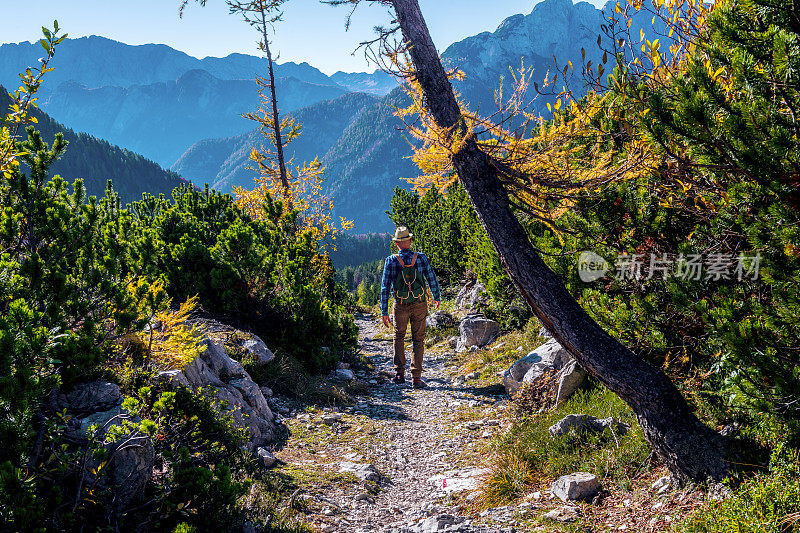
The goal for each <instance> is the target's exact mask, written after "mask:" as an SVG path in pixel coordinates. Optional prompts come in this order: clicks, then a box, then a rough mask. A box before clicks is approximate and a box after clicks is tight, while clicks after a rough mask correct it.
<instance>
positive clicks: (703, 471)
mask: <svg viewBox="0 0 800 533" xmlns="http://www.w3.org/2000/svg"><path fill="white" fill-rule="evenodd" d="M392 4H393V5H394V8H395V12H396V14H397V20H398V22H399V24H400V29H401V30H402V32H403V38H404V39H405V41H406V43H407V44H408V45H409V47H410V49H409V54H410V57H411V61H412V62H413V66H414V73H415V76H416V80H417V81H418V82H419V83H420V85H421V87H422V92H423V96H424V99H425V102H426V105H427V110H428V111H429V112H430V114H431V116H432V118H433V119H434V120H435V122H436V124H437V125H438V126H439V127H441V128H450V129H451V130H452V131H453V132H454V133H458V134H461V135H463V134H465V133H466V124H465V122H464V120H463V119H462V116H461V110H460V108H459V106H458V103H457V102H456V98H455V96H454V94H453V89H452V87H451V85H450V81H449V80H448V78H447V76H446V74H445V71H444V68H443V67H442V64H441V61H440V59H439V54H438V52H437V51H436V47H435V46H434V44H433V41H432V40H431V37H430V33H429V32H428V28H427V25H426V24H425V20H424V19H423V17H422V13H421V11H420V8H419V4H418V2H417V0H392ZM452 163H453V166H454V168H455V169H456V171H457V173H458V176H459V178H460V180H461V182H462V184H463V185H464V188H465V189H466V191H467V193H468V194H469V197H470V200H471V202H472V204H473V205H474V207H475V210H476V212H477V214H478V217H479V218H480V221H481V223H482V224H483V227H484V229H485V230H486V233H487V234H488V236H489V239H490V240H491V242H492V244H493V245H494V247H495V249H496V250H497V253H498V254H499V256H500V259H501V261H502V263H503V266H504V267H505V269H506V271H507V272H508V274H509V276H510V277H511V279H512V280H513V281H514V284H515V285H516V286H517V288H518V289H519V291H520V292H521V293H522V296H523V297H524V298H525V300H526V302H527V303H528V305H530V307H531V309H532V310H533V313H534V314H535V315H536V316H537V317H538V318H539V319H540V320H541V321H542V324H544V326H545V327H546V328H547V329H548V330H549V331H550V332H551V333H552V334H553V337H555V339H556V340H557V341H558V342H560V343H561V344H562V345H563V346H564V347H565V348H566V349H567V350H569V352H570V353H571V354H572V355H573V356H574V357H575V359H576V360H577V361H578V362H579V363H580V364H581V365H582V366H583V367H584V368H585V369H586V370H587V371H588V372H589V373H590V374H592V375H593V376H594V377H595V378H597V379H598V380H599V381H600V382H601V383H603V384H604V385H605V386H606V387H608V388H609V389H610V390H612V391H613V392H615V393H616V394H617V395H619V397H620V398H622V399H623V400H624V401H625V402H626V403H627V404H628V405H629V406H630V407H631V409H633V411H634V412H635V413H636V416H637V418H638V420H639V423H640V424H641V426H642V429H643V430H644V435H645V437H646V438H647V441H648V442H649V443H650V445H651V446H652V447H653V450H654V451H655V452H656V453H657V454H658V456H659V457H660V458H661V459H662V460H663V461H664V462H665V463H666V464H667V466H668V467H669V469H670V471H672V473H673V474H675V475H676V476H677V477H678V478H679V479H682V480H686V479H691V480H695V481H705V480H707V479H708V478H711V479H713V480H715V481H719V480H721V479H722V478H723V477H724V476H725V474H726V473H727V472H728V469H729V465H728V462H727V461H726V459H725V454H724V449H723V446H722V441H721V438H720V437H719V435H717V434H716V433H715V432H714V431H712V430H711V429H710V428H708V427H706V426H704V425H703V424H702V423H701V422H700V421H699V420H698V419H697V417H695V416H694V414H693V412H692V410H691V409H690V407H689V405H688V404H687V403H686V400H685V399H684V398H683V396H682V395H681V393H680V392H679V391H678V389H677V388H676V387H675V385H674V384H673V383H672V382H671V381H670V380H669V378H667V376H666V375H665V374H664V373H663V372H662V371H661V370H660V369H658V368H656V367H654V366H652V365H650V364H648V363H647V362H646V361H644V360H643V359H642V358H641V357H639V356H637V355H636V354H634V353H633V352H631V351H630V350H628V349H627V348H626V347H625V346H623V345H622V344H620V343H619V342H618V341H617V340H616V339H614V338H613V337H611V336H610V335H609V334H608V333H606V332H605V331H604V330H603V329H602V328H601V327H600V326H599V325H598V324H597V323H596V322H595V321H594V320H592V318H591V317H589V315H588V314H587V313H586V311H584V310H583V308H581V306H580V305H579V304H578V302H577V301H576V300H575V299H574V298H573V297H572V295H570V293H569V292H568V291H567V289H566V288H565V287H564V285H563V284H562V283H561V281H560V280H559V279H558V277H557V276H556V275H555V274H554V273H553V271H551V270H550V269H549V268H548V267H547V265H546V264H545V263H544V261H542V259H541V257H539V255H538V254H537V253H536V251H535V250H534V248H533V246H532V245H531V243H530V241H529V239H528V235H527V234H526V232H525V230H524V229H523V227H522V225H521V224H520V222H519V220H517V218H516V216H515V215H514V213H513V211H512V210H511V206H510V204H509V200H508V195H507V193H506V191H505V189H504V187H503V185H502V183H501V181H500V177H499V172H498V169H497V167H496V166H495V165H494V163H493V160H492V159H491V158H490V157H489V156H488V155H487V154H486V153H484V152H483V151H482V150H481V149H480V147H479V146H478V144H477V143H476V142H475V141H474V139H471V140H469V141H468V142H466V143H464V144H463V147H462V148H461V149H460V150H459V151H458V152H456V153H454V154H453V156H452Z"/></svg>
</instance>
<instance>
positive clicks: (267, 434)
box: [159, 339, 277, 451]
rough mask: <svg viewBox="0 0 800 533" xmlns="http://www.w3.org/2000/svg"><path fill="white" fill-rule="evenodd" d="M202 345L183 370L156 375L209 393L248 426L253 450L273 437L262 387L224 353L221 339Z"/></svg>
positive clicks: (272, 420)
mask: <svg viewBox="0 0 800 533" xmlns="http://www.w3.org/2000/svg"><path fill="white" fill-rule="evenodd" d="M248 342H249V341H248ZM258 342H260V339H258ZM204 346H205V349H204V350H203V352H202V354H201V355H200V356H198V357H197V358H195V359H194V360H193V361H192V362H190V363H189V364H188V365H186V366H185V367H184V368H183V370H181V371H175V370H172V371H169V372H162V373H161V374H160V375H159V377H160V378H161V379H164V380H166V381H168V382H169V383H171V384H172V385H173V386H176V387H180V386H183V387H188V388H191V389H193V390H198V389H201V390H203V391H204V392H205V393H206V394H210V395H213V396H214V397H215V398H216V399H217V401H219V403H220V406H221V407H222V408H223V409H225V410H226V411H227V412H229V413H230V414H231V416H232V417H233V420H234V422H235V423H236V425H237V426H239V427H242V428H247V429H248V431H249V433H250V439H249V441H248V443H247V445H246V448H247V449H248V450H250V451H255V450H257V449H258V448H259V447H262V446H263V445H265V444H267V443H270V442H272V441H274V440H275V435H276V431H277V428H276V425H275V416H274V415H273V413H272V410H270V408H269V404H268V403H267V398H266V397H265V396H264V391H263V390H262V389H261V387H259V386H258V384H257V383H256V382H254V381H253V379H252V378H251V377H250V375H249V374H248V373H247V371H246V370H245V369H244V367H243V366H242V365H241V363H239V362H238V361H236V360H234V359H232V358H231V357H230V356H229V355H228V353H227V351H226V350H225V346H224V345H223V344H222V343H219V342H216V341H214V340H211V339H206V340H205V341H204ZM254 349H259V350H260V348H254ZM264 349H266V346H264ZM269 353H272V352H269Z"/></svg>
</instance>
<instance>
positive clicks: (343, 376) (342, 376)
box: [333, 368, 356, 381]
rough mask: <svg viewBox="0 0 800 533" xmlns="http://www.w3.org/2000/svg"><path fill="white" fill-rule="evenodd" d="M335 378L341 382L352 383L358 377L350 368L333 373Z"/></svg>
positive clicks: (339, 369)
mask: <svg viewBox="0 0 800 533" xmlns="http://www.w3.org/2000/svg"><path fill="white" fill-rule="evenodd" d="M333 377H334V379H338V380H341V381H352V380H354V379H355V378H356V375H355V374H353V371H352V370H350V369H349V368H338V369H336V371H335V372H334V373H333Z"/></svg>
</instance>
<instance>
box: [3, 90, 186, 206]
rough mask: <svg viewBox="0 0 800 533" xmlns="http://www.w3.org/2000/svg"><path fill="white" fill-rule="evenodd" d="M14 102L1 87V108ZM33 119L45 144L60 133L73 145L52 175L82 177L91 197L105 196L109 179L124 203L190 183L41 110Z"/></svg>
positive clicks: (69, 147)
mask: <svg viewBox="0 0 800 533" xmlns="http://www.w3.org/2000/svg"><path fill="white" fill-rule="evenodd" d="M10 103H11V98H10V97H9V95H8V92H6V90H5V89H4V88H3V87H0V109H2V110H6V109H8V106H9V105H10ZM33 116H34V117H36V119H37V120H38V122H37V124H36V129H37V130H39V132H40V133H41V134H42V138H43V139H44V141H45V142H47V143H52V142H53V139H54V138H55V134H56V133H58V132H62V133H63V134H64V139H65V140H67V141H68V142H69V145H68V146H67V152H66V154H65V155H64V156H63V157H62V158H61V159H59V160H58V161H56V163H55V165H53V168H52V174H53V175H55V174H59V175H61V177H62V178H64V179H65V180H67V181H69V182H70V183H72V182H73V181H74V180H75V179H76V178H82V179H83V182H84V185H85V186H86V190H87V192H88V193H89V194H90V195H94V196H103V195H104V194H105V190H106V182H107V181H108V180H109V179H111V180H112V182H113V184H114V188H115V189H116V191H117V192H118V193H119V195H120V197H121V198H122V200H123V201H124V202H130V201H133V200H138V199H141V197H142V193H143V192H149V193H152V194H156V195H157V194H160V193H164V194H165V195H167V196H169V195H170V193H171V192H172V189H174V188H175V187H177V186H178V185H180V184H183V183H186V180H184V179H182V178H180V176H178V175H177V174H176V173H174V172H171V171H168V170H164V169H163V168H161V167H160V166H158V165H157V164H156V163H154V162H153V161H150V160H149V159H145V158H144V157H142V156H141V155H139V154H136V153H133V152H131V151H129V150H124V149H122V148H119V147H117V146H113V145H111V144H109V143H108V142H106V141H104V140H101V139H95V138H94V137H92V136H91V135H87V134H85V133H75V132H74V131H72V130H71V129H69V128H67V127H65V126H63V125H61V124H59V123H57V122H56V121H55V120H53V119H52V118H50V117H49V116H47V114H46V113H44V112H42V111H41V110H34V111H33ZM22 135H25V132H24V131H23V132H22Z"/></svg>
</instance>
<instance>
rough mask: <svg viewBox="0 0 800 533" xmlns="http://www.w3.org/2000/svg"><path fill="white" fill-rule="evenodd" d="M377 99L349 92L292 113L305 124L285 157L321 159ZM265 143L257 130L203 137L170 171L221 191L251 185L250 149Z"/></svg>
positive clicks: (252, 177)
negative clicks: (224, 135)
mask: <svg viewBox="0 0 800 533" xmlns="http://www.w3.org/2000/svg"><path fill="white" fill-rule="evenodd" d="M376 101H377V99H376V98H375V97H373V96H370V95H367V94H363V93H349V94H345V95H344V96H341V97H339V98H336V99H335V100H331V101H329V102H321V103H318V104H315V105H312V106H309V107H306V108H303V109H301V110H299V111H296V112H294V113H292V116H293V117H294V118H295V119H296V120H297V121H298V122H299V123H301V124H303V125H304V127H303V131H302V135H301V136H300V138H298V139H297V140H296V141H295V142H293V143H292V144H291V145H289V147H288V148H287V152H286V156H287V158H289V159H291V158H294V159H295V162H296V163H302V162H303V161H312V160H314V158H316V157H319V159H320V160H324V156H325V154H326V153H327V152H328V151H329V149H330V147H331V146H332V145H333V144H334V143H335V142H336V141H337V140H338V139H339V138H340V137H341V135H342V132H343V131H344V130H345V129H346V128H347V127H348V126H349V125H350V124H352V122H353V120H354V119H355V117H356V116H358V115H359V114H360V113H361V112H363V110H364V109H365V108H367V107H369V106H370V105H373V104H374V103H375V102H376ZM264 143H265V140H264V138H263V136H262V135H261V134H260V133H259V132H257V131H250V132H248V133H245V134H242V135H238V136H235V137H229V138H224V139H206V140H204V141H201V142H199V143H197V144H195V145H194V146H192V147H191V148H189V150H187V151H186V153H185V154H183V156H182V157H181V158H180V159H179V160H178V161H177V162H176V163H175V165H173V166H172V170H174V171H175V172H177V173H179V174H180V175H182V176H184V177H187V178H189V179H191V180H192V181H194V182H197V183H210V184H212V186H213V187H214V188H217V189H220V190H223V191H229V190H231V189H232V188H233V186H234V185H242V186H251V185H252V183H253V179H254V178H255V177H256V173H255V172H254V171H252V170H249V169H247V167H248V166H249V165H250V160H249V155H250V151H251V150H252V149H253V148H255V147H258V146H259V145H261V144H264Z"/></svg>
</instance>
